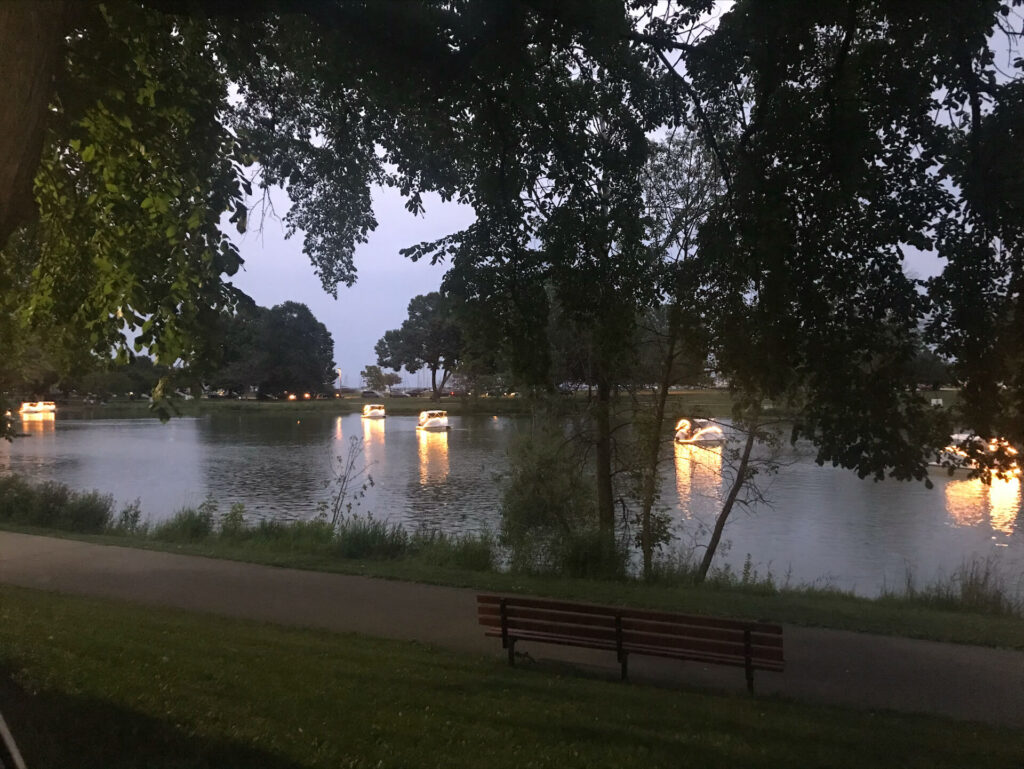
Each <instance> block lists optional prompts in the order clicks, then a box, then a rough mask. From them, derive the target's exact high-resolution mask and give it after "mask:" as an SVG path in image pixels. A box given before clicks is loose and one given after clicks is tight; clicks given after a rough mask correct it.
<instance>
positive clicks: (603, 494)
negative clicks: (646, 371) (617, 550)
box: [594, 377, 615, 548]
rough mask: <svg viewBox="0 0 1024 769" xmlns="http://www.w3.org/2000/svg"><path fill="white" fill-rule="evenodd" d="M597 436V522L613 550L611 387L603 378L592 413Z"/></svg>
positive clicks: (599, 384)
mask: <svg viewBox="0 0 1024 769" xmlns="http://www.w3.org/2000/svg"><path fill="white" fill-rule="evenodd" d="M594 421H595V423H596V428H597V435H596V439H595V447H594V448H595V451H594V455H595V457H596V459H597V520H598V525H599V526H600V528H601V531H602V533H604V534H605V536H606V537H607V539H608V542H609V543H610V544H611V546H612V547H613V548H614V545H615V504H614V497H613V495H612V425H611V386H610V385H609V383H608V381H607V380H606V379H604V378H603V377H602V378H601V379H599V380H598V382H597V407H596V410H595V413H594Z"/></svg>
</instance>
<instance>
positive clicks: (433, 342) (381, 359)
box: [376, 291, 461, 400]
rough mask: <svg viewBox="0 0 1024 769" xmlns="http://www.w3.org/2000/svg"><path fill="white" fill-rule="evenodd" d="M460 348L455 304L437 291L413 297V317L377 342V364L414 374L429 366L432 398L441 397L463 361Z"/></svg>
mask: <svg viewBox="0 0 1024 769" xmlns="http://www.w3.org/2000/svg"><path fill="white" fill-rule="evenodd" d="M460 349H461V334H460V332H459V327H458V325H457V324H456V323H455V320H454V317H453V314H452V304H451V302H450V300H449V299H448V298H447V297H445V296H444V295H443V294H441V293H439V292H437V291H433V292H431V293H429V294H423V295H421V296H416V297H413V298H412V300H411V301H410V302H409V317H408V318H406V320H405V321H403V322H402V325H401V327H400V328H396V329H392V330H391V331H387V332H385V333H384V336H383V337H382V338H381V339H380V340H379V341H378V342H377V345H376V351H377V363H379V364H380V365H381V366H387V367H388V368H391V369H394V370H395V371H398V370H399V369H401V368H403V367H404V368H405V370H406V371H408V372H409V373H410V374H415V373H416V372H417V371H419V370H420V369H421V368H424V367H425V368H426V369H427V370H428V371H429V372H430V387H431V391H432V395H431V397H432V398H433V399H434V400H438V399H439V398H440V397H441V392H442V391H443V390H444V386H445V384H446V383H447V381H448V377H449V376H451V374H452V372H453V371H454V370H455V366H456V365H457V364H458V362H459V355H460ZM438 372H441V381H440V382H438V381H437V374H438Z"/></svg>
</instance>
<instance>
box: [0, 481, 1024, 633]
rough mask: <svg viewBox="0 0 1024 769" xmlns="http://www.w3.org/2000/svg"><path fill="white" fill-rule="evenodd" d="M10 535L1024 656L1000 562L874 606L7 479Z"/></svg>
mask: <svg viewBox="0 0 1024 769" xmlns="http://www.w3.org/2000/svg"><path fill="white" fill-rule="evenodd" d="M0 526H2V527H4V528H7V529H13V530H19V531H24V532H29V533H42V534H58V535H61V536H72V537H77V538H83V539H88V540H91V541H96V542H102V543H105V544H116V545H129V546H135V547H145V548H152V549H160V550H170V551H174V552H181V553H190V554H196V555H203V556H209V557H219V558H229V559H234V560H242V561H249V562H254V563H264V564H274V565H278V566H290V567H296V568H304V569H316V570H322V571H334V572H342V573H351V574H363V575H367V576H378V577H387V578H396V579H409V580H414V581H421V582H432V583H436V584H448V585H458V586H468V587H476V588H480V589H487V590H505V591H514V592H525V593H533V594H538V595H549V596H553V597H564V598H571V599H575V600H589V601H595V602H602V603H621V604H628V605H637V606H645V607H650V608H664V609H670V610H679V611H691V612H697V613H707V614H721V615H734V616H747V617H758V618H765V619H772V620H775V621H780V622H792V623H797V624H808V625H820V626H827V627H837V628H844V629H852V630H862V631H869V632H878V633H886V634H892V635H907V636H912V637H920V638H932V639H935V640H944V641H954V642H961V643H975V644H985V645H994V646H1007V647H1011V648H1024V601H1022V596H1021V593H1020V585H1013V584H1009V583H1008V582H1007V580H1006V579H1005V578H1003V577H1002V576H1001V575H1000V573H999V571H998V570H997V568H996V566H995V564H994V562H992V561H991V560H988V561H975V562H969V563H965V564H963V565H962V566H961V568H960V569H959V570H957V571H956V572H954V573H953V574H951V575H948V576H947V577H946V578H944V579H940V580H937V581H934V582H931V583H928V584H919V583H918V581H917V580H915V579H913V576H912V574H910V573H909V572H908V575H907V576H906V578H905V579H904V581H903V582H902V583H901V584H900V585H898V586H893V587H891V588H887V589H886V590H885V591H883V593H882V594H881V595H880V596H878V597H877V598H874V599H870V598H862V597H857V596H854V595H852V594H851V593H848V592H844V591H840V590H836V589H833V588H828V587H824V588H823V587H815V586H806V585H803V586H793V585H789V584H787V583H786V582H782V583H780V582H779V581H778V580H776V579H775V578H773V576H772V575H771V574H761V573H758V572H757V571H756V570H753V569H751V568H749V564H748V568H745V569H741V570H738V571H734V570H731V569H721V570H719V571H718V572H716V573H715V574H714V576H713V577H712V578H711V579H710V580H708V582H706V583H705V584H704V585H702V586H700V587H695V586H694V585H693V583H692V577H691V571H690V570H691V568H692V565H691V564H690V563H689V562H688V561H686V560H685V559H684V560H682V561H680V560H678V559H677V560H675V561H668V560H666V561H665V563H664V564H663V565H662V567H661V568H660V569H658V570H657V574H656V578H655V579H654V580H653V581H648V582H644V581H642V580H640V579H638V578H636V577H634V576H631V575H629V574H624V575H620V576H618V577H617V578H614V579H611V578H606V579H594V578H588V579H581V578H579V577H578V576H574V575H572V574H567V573H565V572H564V571H562V570H560V567H559V566H558V564H557V563H548V564H546V568H545V569H543V570H539V571H538V570H537V569H534V570H532V571H526V572H524V571H512V570H509V568H508V559H507V557H506V555H505V553H504V552H503V548H502V547H501V545H500V543H499V542H498V540H497V538H496V537H495V536H493V535H491V534H489V533H486V532H485V533H479V534H463V535H451V534H445V533H442V532H438V531H429V530H424V529H417V530H413V531H410V530H408V529H407V528H405V527H403V526H401V525H399V524H396V523H391V522H388V521H386V520H382V519H380V518H374V517H373V516H356V515H349V516H344V517H341V518H339V519H338V520H337V522H336V523H335V524H333V525H332V523H331V522H330V521H328V520H326V519H325V518H324V517H323V516H319V517H315V518H313V519H312V520H306V521H301V520H300V521H293V522H280V521H266V520H261V521H255V522H250V521H248V520H247V518H246V515H245V509H244V507H243V506H241V505H234V506H232V507H231V508H230V509H229V510H228V511H226V512H224V513H221V512H220V510H219V508H218V505H217V504H216V503H215V502H214V501H213V500H207V501H206V502H204V503H202V504H200V505H198V506H195V507H187V508H184V509H182V510H179V511H178V512H177V513H176V514H175V515H173V516H172V517H170V518H169V519H167V520H164V521H159V522H150V521H148V520H146V519H145V518H144V516H143V512H142V510H141V509H140V506H139V504H138V502H137V501H136V502H132V503H129V504H127V505H124V506H123V507H121V508H120V509H118V508H117V507H116V505H115V503H114V500H113V498H112V497H110V496H109V495H104V494H100V493H98V492H95V491H92V492H79V491H73V490H71V489H69V488H68V487H66V486H64V485H62V484H58V483H52V482H49V483H38V484H36V483H30V482H28V481H26V480H25V479H23V478H21V477H19V476H17V475H8V476H3V477H0Z"/></svg>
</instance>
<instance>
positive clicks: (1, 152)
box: [0, 0, 73, 248]
mask: <svg viewBox="0 0 1024 769" xmlns="http://www.w3.org/2000/svg"><path fill="white" fill-rule="evenodd" d="M72 5H73V3H72V1H71V0H5V2H0V248H2V247H3V246H4V245H6V243H7V239H8V238H9V237H10V235H11V233H12V232H14V229H15V228H16V227H17V226H18V225H19V224H21V223H22V222H25V221H27V220H28V219H31V217H32V216H33V214H34V212H35V199H34V197H33V194H32V182H33V180H34V179H35V175H36V169H37V168H38V167H39V158H40V155H41V153H42V150H43V137H44V136H45V131H46V110H47V107H48V106H49V103H50V98H51V96H52V95H53V76H54V73H55V71H56V69H57V67H58V65H59V64H60V61H61V56H62V50H63V40H64V36H65V34H66V33H67V26H68V24H69V21H70V16H71V6H72Z"/></svg>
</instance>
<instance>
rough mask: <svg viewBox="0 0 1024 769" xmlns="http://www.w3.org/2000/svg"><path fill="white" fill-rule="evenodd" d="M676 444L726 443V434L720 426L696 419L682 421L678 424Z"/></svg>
mask: <svg viewBox="0 0 1024 769" xmlns="http://www.w3.org/2000/svg"><path fill="white" fill-rule="evenodd" d="M675 441H676V443H725V433H723V432H722V428H721V427H719V426H718V425H713V424H711V423H710V422H705V421H703V420H699V419H695V420H694V421H692V422H691V421H690V420H689V419H680V420H679V421H678V422H677V423H676V434H675Z"/></svg>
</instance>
